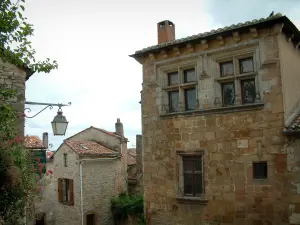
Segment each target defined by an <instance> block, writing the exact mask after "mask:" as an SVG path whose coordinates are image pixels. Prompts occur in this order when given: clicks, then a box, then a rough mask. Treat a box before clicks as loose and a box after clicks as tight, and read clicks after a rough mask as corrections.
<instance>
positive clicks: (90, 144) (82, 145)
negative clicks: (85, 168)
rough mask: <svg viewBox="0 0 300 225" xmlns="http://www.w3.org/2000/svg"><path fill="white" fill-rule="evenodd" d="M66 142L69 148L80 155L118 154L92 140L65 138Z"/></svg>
mask: <svg viewBox="0 0 300 225" xmlns="http://www.w3.org/2000/svg"><path fill="white" fill-rule="evenodd" d="M64 143H66V144H67V145H68V146H69V147H70V148H71V149H73V150H74V151H75V152H76V153H78V154H79V155H82V156H117V155H119V154H118V153H117V152H115V151H114V150H112V149H109V148H107V147H105V146H103V145H100V144H98V143H97V142H94V141H70V140H66V141H65V142H64Z"/></svg>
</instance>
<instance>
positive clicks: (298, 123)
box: [287, 115, 300, 131]
mask: <svg viewBox="0 0 300 225" xmlns="http://www.w3.org/2000/svg"><path fill="white" fill-rule="evenodd" d="M287 131H300V115H298V116H297V117H296V118H295V119H294V121H293V122H292V123H291V125H290V126H289V127H287Z"/></svg>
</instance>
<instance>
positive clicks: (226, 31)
mask: <svg viewBox="0 0 300 225" xmlns="http://www.w3.org/2000/svg"><path fill="white" fill-rule="evenodd" d="M278 22H284V23H285V26H287V27H288V29H289V30H292V33H295V34H296V35H295V37H294V38H296V39H298V40H300V32H299V30H298V29H297V27H296V26H295V25H294V24H293V23H292V22H291V21H290V20H289V19H288V18H287V17H286V16H282V14H281V13H277V14H275V15H273V16H270V17H267V18H260V19H254V20H252V21H246V22H244V23H238V24H232V25H231V26H226V27H223V28H219V29H216V30H211V31H209V32H204V33H199V34H196V35H192V36H188V37H185V38H180V39H176V40H173V41H169V42H164V43H161V44H158V45H153V46H150V47H147V48H143V49H142V50H138V51H136V52H135V53H134V54H132V55H130V56H131V57H138V56H142V55H143V54H145V53H150V52H155V51H158V50H161V49H163V48H167V47H171V46H174V45H180V44H183V43H186V42H193V41H196V40H199V39H206V40H207V39H210V38H213V37H214V36H217V35H224V36H227V35H232V32H233V31H236V30H242V29H244V28H250V27H258V28H260V27H266V26H269V25H272V24H276V23H278ZM284 29H285V28H284Z"/></svg>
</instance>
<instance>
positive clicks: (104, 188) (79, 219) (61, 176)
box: [37, 119, 136, 225]
mask: <svg viewBox="0 0 300 225" xmlns="http://www.w3.org/2000/svg"><path fill="white" fill-rule="evenodd" d="M127 142H128V140H127V138H125V137H124V131H123V124H122V123H121V122H120V120H119V119H118V120H117V123H116V131H115V132H109V131H106V130H103V129H99V128H96V127H90V128H88V129H85V130H83V131H81V132H79V133H77V134H75V135H73V136H72V137H69V138H67V139H65V140H64V142H63V143H62V144H61V146H60V147H59V148H58V150H57V151H56V152H55V154H54V155H53V156H52V160H51V161H50V162H48V163H47V170H48V169H51V170H53V177H52V178H51V182H50V184H49V185H48V186H46V187H45V189H44V191H43V193H42V195H43V199H42V201H41V202H40V203H38V204H37V213H39V214H44V218H43V223H41V224H47V225H51V224H52V225H54V224H55V225H56V224H57V225H64V224H72V225H99V224H101V225H112V224H114V221H113V218H112V213H111V208H110V207H111V199H112V198H113V197H117V196H118V195H119V194H120V193H124V192H127V183H128V181H127V180H128V179H127V174H128V173H127V164H128V162H127V153H128V150H127ZM131 151H132V152H134V150H131ZM131 156H132V158H131V159H130V164H129V165H130V166H134V164H136V159H135V157H133V156H135V154H133V153H131Z"/></svg>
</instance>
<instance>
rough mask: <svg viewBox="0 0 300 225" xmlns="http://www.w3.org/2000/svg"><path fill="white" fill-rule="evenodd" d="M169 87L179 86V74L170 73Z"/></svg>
mask: <svg viewBox="0 0 300 225" xmlns="http://www.w3.org/2000/svg"><path fill="white" fill-rule="evenodd" d="M168 79H169V85H177V84H179V76H178V72H174V73H168Z"/></svg>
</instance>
